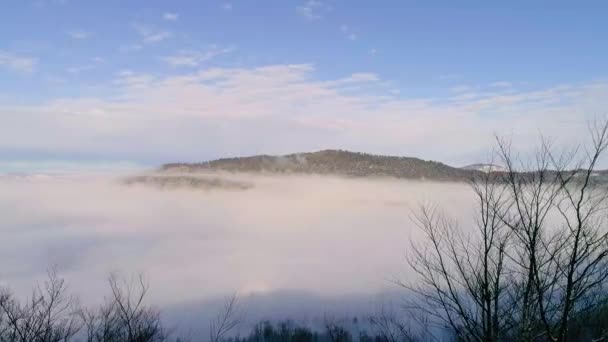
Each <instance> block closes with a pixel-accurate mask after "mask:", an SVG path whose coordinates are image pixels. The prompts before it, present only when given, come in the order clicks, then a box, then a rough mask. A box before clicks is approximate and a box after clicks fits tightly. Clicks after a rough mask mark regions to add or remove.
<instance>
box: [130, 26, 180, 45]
mask: <svg viewBox="0 0 608 342" xmlns="http://www.w3.org/2000/svg"><path fill="white" fill-rule="evenodd" d="M133 28H134V29H135V31H137V33H139V35H140V36H141V37H142V41H143V42H144V43H158V42H161V41H163V40H165V39H168V38H170V37H171V32H169V31H166V30H158V29H154V28H151V27H148V26H145V25H140V24H133Z"/></svg>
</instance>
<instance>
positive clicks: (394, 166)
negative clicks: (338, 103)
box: [160, 150, 481, 181]
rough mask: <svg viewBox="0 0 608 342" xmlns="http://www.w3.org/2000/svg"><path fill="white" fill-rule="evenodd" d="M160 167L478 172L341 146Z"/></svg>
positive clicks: (412, 175) (435, 176) (432, 176)
mask: <svg viewBox="0 0 608 342" xmlns="http://www.w3.org/2000/svg"><path fill="white" fill-rule="evenodd" d="M160 170H161V171H163V172H200V171H229V172H248V173H271V174H272V173H278V174H317V175H339V176H349V177H394V178H405V179H426V180H440V181H464V180H467V179H470V178H471V177H472V176H475V175H477V174H479V173H480V172H481V171H478V170H467V169H461V168H455V167H451V166H448V165H445V164H443V163H439V162H435V161H426V160H422V159H418V158H410V157H392V156H380V155H372V154H367V153H357V152H349V151H342V150H323V151H318V152H310V153H295V154H288V155H282V156H269V155H257V156H252V157H240V158H223V159H217V160H212V161H206V162H201V163H171V164H165V165H163V166H162V167H161V168H160Z"/></svg>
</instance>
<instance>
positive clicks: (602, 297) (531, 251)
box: [402, 123, 608, 341]
mask: <svg viewBox="0 0 608 342" xmlns="http://www.w3.org/2000/svg"><path fill="white" fill-rule="evenodd" d="M590 137H591V143H590V144H589V145H587V146H588V147H586V148H585V147H583V148H574V149H572V150H571V151H570V152H567V153H560V154H556V153H555V152H554V148H553V147H552V145H551V144H550V143H549V142H548V141H547V140H543V142H542V144H541V148H540V150H539V151H538V152H537V153H536V154H535V158H534V159H533V160H532V162H530V163H526V162H524V161H523V160H522V159H520V158H519V157H514V155H513V153H512V150H511V146H510V144H509V143H508V142H507V141H504V140H501V139H497V142H498V156H499V157H500V159H501V160H502V162H503V164H504V165H505V167H506V169H507V171H506V172H502V173H496V172H490V173H487V174H485V175H483V176H480V177H477V178H475V179H474V180H472V182H471V185H472V188H473V190H474V193H475V194H476V198H477V208H478V211H477V214H476V221H475V222H476V225H475V226H476V229H475V230H470V229H466V230H465V229H462V228H461V227H460V226H459V224H458V222H455V221H454V220H451V219H449V218H448V217H446V216H445V215H444V214H443V213H442V212H441V211H440V210H439V209H438V208H435V207H430V206H423V207H422V208H421V209H420V210H419V212H418V213H417V214H416V215H415V221H416V222H417V224H418V226H419V227H420V228H421V230H422V232H423V233H424V235H425V236H426V244H424V245H419V244H413V248H412V253H411V255H410V266H411V268H412V269H413V270H414V272H415V273H416V274H417V275H418V278H419V281H418V282H417V283H414V284H402V285H403V286H405V287H406V288H408V289H410V290H411V291H413V292H414V293H416V294H417V295H418V300H416V301H415V303H414V305H413V307H415V308H416V309H418V310H420V311H422V312H425V313H426V314H427V315H429V316H430V317H432V318H433V319H434V320H435V321H436V322H438V323H441V325H442V326H444V327H446V328H447V329H448V330H449V331H450V332H451V333H452V334H454V335H455V336H456V338H457V339H458V340H463V341H497V340H503V339H505V338H517V339H520V340H522V341H533V340H539V339H540V340H547V341H565V340H566V339H567V338H568V336H569V334H568V331H569V328H570V327H571V325H572V324H573V323H572V322H573V318H575V317H580V316H581V315H584V314H586V313H589V312H591V311H593V310H597V309H598V308H600V307H601V305H606V299H607V298H608V297H607V296H606V292H605V282H606V279H607V278H608V229H607V225H606V223H607V222H606V221H605V218H606V213H607V212H606V210H607V209H608V190H607V188H606V185H605V182H604V183H602V182H598V181H596V179H597V177H601V176H605V175H602V174H600V173H598V172H597V171H596V167H597V162H598V160H599V159H600V156H601V155H602V153H603V152H604V151H605V150H606V148H607V146H608V123H604V124H601V125H598V124H595V125H593V126H592V127H591V129H590ZM604 181H605V180H604ZM467 233H468V234H467Z"/></svg>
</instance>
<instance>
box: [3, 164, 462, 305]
mask: <svg viewBox="0 0 608 342" xmlns="http://www.w3.org/2000/svg"><path fill="white" fill-rule="evenodd" d="M121 177H122V175H114V174H113V175H107V174H105V175H90V174H88V175H67V176H53V177H17V178H16V177H6V176H4V177H0V187H1V191H0V215H1V216H2V225H1V226H0V230H1V234H2V235H1V236H2V238H1V239H0V260H1V263H2V264H1V267H0V280H1V281H2V284H3V285H4V286H8V287H9V288H11V289H12V290H13V291H14V292H15V293H16V294H17V295H20V296H25V295H27V294H28V293H29V291H30V289H31V288H32V286H33V285H35V283H36V282H37V281H40V280H42V279H44V277H45V273H46V270H47V269H48V268H49V267H52V266H54V265H56V267H57V269H58V271H59V273H60V275H61V276H62V277H64V278H65V279H66V280H67V282H68V283H69V287H70V290H71V292H73V293H74V294H76V295H78V297H79V298H80V299H81V301H82V302H84V303H91V304H94V303H98V302H99V301H101V300H102V299H103V296H104V295H107V286H106V285H107V283H106V281H105V280H106V278H107V277H108V274H109V273H110V272H119V273H121V274H125V275H131V274H136V273H140V272H141V273H143V274H144V275H145V277H146V279H147V280H148V282H149V283H150V286H151V289H150V293H149V298H148V299H149V302H151V303H154V304H156V305H158V306H160V307H163V308H171V307H175V306H179V305H190V306H192V305H193V303H204V302H213V301H214V300H216V299H217V298H220V297H222V296H224V295H227V294H230V293H232V292H235V291H236V292H238V293H240V294H241V296H245V297H247V296H250V295H252V294H255V295H256V296H258V297H256V298H264V300H258V301H257V303H258V304H259V305H261V304H260V303H262V302H263V303H266V304H264V306H263V307H264V308H266V310H268V311H273V310H274V311H276V310H277V308H278V307H279V306H281V305H279V304H284V305H283V308H284V309H285V308H286V306H285V305H287V304H285V303H288V302H289V301H286V299H285V298H286V297H285V295H286V294H288V297H289V296H291V297H290V298H292V297H293V296H296V295H299V294H306V296H309V297H308V299H307V300H306V302H307V303H308V306H309V307H310V306H314V305H316V304H313V303H323V302H325V303H327V302H332V301H333V302H332V303H341V304H340V305H342V307H343V308H345V310H346V311H352V310H354V309H353V308H352V307H350V308H349V307H348V305H349V304H348V303H349V302H350V303H351V304H352V303H357V305H358V304H361V303H363V302H366V301H373V300H374V299H375V298H379V297H378V296H381V294H383V293H386V292H387V291H388V292H391V291H395V290H396V286H395V285H393V283H392V282H391V280H393V279H395V278H399V279H402V280H403V279H407V277H408V276H409V275H408V272H407V263H406V260H405V254H406V252H407V248H408V245H409V240H410V239H416V236H417V229H416V227H415V226H414V224H413V223H412V222H411V213H412V210H415V209H416V207H417V206H418V205H420V204H421V203H435V204H437V205H439V206H442V207H444V208H449V210H450V212H449V214H451V215H452V216H455V217H456V218H458V219H461V220H464V219H465V218H466V217H468V216H470V215H469V214H470V213H471V212H472V210H473V204H474V203H473V197H472V193H471V191H470V190H469V188H468V187H467V185H465V184H455V183H431V182H412V181H399V180H386V179H376V180H362V179H341V178H332V177H313V176H310V177H309V176H306V177H305V176H274V177H271V176H252V175H231V176H226V175H222V177H231V178H233V179H236V180H239V181H246V182H250V183H251V184H253V185H254V186H253V188H251V189H248V190H222V189H212V190H200V189H199V190H192V189H183V188H182V189H171V190H168V189H159V188H157V187H151V186H146V185H129V186H127V185H125V184H123V183H122V182H121ZM272 294H280V296H278V297H277V298H279V297H280V298H282V299H277V300H276V301H275V303H274V304H272V303H273V300H272V298H273V296H272ZM281 296H283V297H281ZM296 297H297V296H296ZM251 298H253V297H251ZM311 298H317V299H318V300H317V301H314V300H313V299H311ZM353 298H357V299H356V300H355V299H353ZM186 303H187V304H186ZM336 305H338V304H336ZM338 306H339V305H338ZM294 307H297V305H296V306H294ZM258 309H259V308H258ZM258 309H256V310H254V311H256V312H258V313H259V312H260V310H258ZM285 310H287V311H285V312H284V313H281V314H289V308H286V309H285ZM310 310H311V311H312V310H313V308H310ZM262 311H263V310H262ZM293 311H294V312H295V311H296V310H293ZM275 313H276V312H275Z"/></svg>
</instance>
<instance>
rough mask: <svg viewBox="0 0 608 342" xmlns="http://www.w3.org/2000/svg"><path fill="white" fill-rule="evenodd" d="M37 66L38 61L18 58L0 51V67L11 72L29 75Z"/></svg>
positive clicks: (22, 57) (30, 58)
mask: <svg viewBox="0 0 608 342" xmlns="http://www.w3.org/2000/svg"><path fill="white" fill-rule="evenodd" d="M37 65H38V59H36V58H33V57H24V56H18V55H15V54H12V53H9V52H3V51H0V67H5V68H8V69H10V70H13V71H18V72H25V73H31V72H33V71H34V69H35V68H36V66H37Z"/></svg>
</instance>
